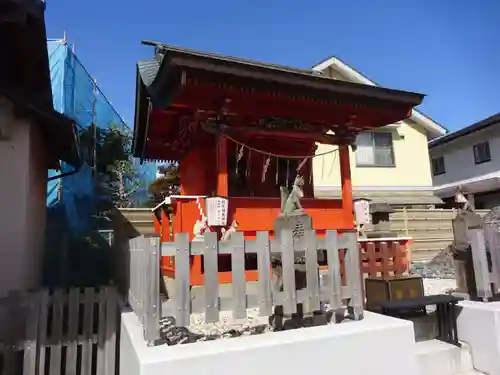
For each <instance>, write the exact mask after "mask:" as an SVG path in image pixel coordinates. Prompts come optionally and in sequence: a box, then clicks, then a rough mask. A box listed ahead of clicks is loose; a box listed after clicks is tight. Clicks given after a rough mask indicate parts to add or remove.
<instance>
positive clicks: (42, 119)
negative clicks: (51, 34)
mask: <svg viewBox="0 0 500 375" xmlns="http://www.w3.org/2000/svg"><path fill="white" fill-rule="evenodd" d="M0 13H1V17H0V42H1V43H2V49H3V50H4V51H7V52H6V55H5V56H2V58H1V59H0V82H1V83H0V95H1V96H3V97H5V98H6V99H7V100H8V101H10V102H11V103H12V104H13V109H14V114H15V115H16V116H18V117H28V118H29V119H30V120H32V121H33V122H34V123H36V125H38V126H40V127H41V129H42V132H43V134H44V138H45V142H46V143H48V147H47V149H48V150H49V152H50V153H51V156H52V157H53V158H52V159H53V160H51V165H50V167H53V166H55V165H56V164H57V161H58V160H63V161H65V162H67V163H68V164H70V165H73V166H75V167H77V166H79V165H80V156H79V152H78V142H77V138H76V133H75V124H74V122H73V121H72V120H71V119H69V118H67V117H66V116H64V115H61V114H60V113H58V112H56V111H55V110H54V107H53V101H52V88H51V82H50V68H49V61H48V52H47V36H46V30H45V17H44V13H45V3H44V2H43V1H41V0H25V1H14V0H7V1H6V3H5V4H2V9H1V10H0Z"/></svg>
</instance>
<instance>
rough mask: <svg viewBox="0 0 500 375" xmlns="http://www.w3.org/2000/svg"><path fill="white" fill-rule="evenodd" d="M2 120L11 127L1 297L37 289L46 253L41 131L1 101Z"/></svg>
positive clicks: (1, 143) (1, 225)
mask: <svg viewBox="0 0 500 375" xmlns="http://www.w3.org/2000/svg"><path fill="white" fill-rule="evenodd" d="M0 111H2V112H1V113H0V121H2V122H9V123H11V124H12V125H13V127H12V133H11V137H10V139H8V140H0V176H1V177H2V178H1V184H0V207H1V209H0V257H1V261H0V296H2V295H4V294H5V293H6V292H8V291H10V290H23V289H28V288H33V287H36V286H38V284H39V282H40V279H41V278H40V276H41V271H42V259H43V250H44V240H45V237H44V234H45V217H46V208H45V200H46V186H47V182H46V181H47V167H46V166H47V164H46V162H45V159H44V154H45V152H44V143H43V139H42V137H41V136H40V134H39V131H40V129H39V128H38V127H37V126H33V125H31V124H30V123H29V122H28V120H25V119H15V118H14V117H13V116H12V113H11V109H10V108H9V105H8V104H7V103H6V102H5V101H0Z"/></svg>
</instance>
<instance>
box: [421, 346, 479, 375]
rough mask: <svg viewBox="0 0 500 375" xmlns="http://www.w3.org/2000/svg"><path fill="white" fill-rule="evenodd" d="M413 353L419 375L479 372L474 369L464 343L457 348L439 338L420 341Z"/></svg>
mask: <svg viewBox="0 0 500 375" xmlns="http://www.w3.org/2000/svg"><path fill="white" fill-rule="evenodd" d="M415 354H416V359H417V366H418V368H419V372H418V374H419V375H472V374H481V373H480V372H476V371H475V370H474V367H473V365H472V356H471V351H470V348H469V346H468V345H466V344H462V347H461V348H459V347H456V346H454V345H451V344H448V343H445V342H442V341H439V340H428V341H420V342H417V343H416V344H415Z"/></svg>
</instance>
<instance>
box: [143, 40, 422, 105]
mask: <svg viewBox="0 0 500 375" xmlns="http://www.w3.org/2000/svg"><path fill="white" fill-rule="evenodd" d="M143 44H146V45H153V46H155V47H156V54H155V56H154V57H153V58H152V59H150V60H143V61H139V63H138V71H139V74H140V77H141V79H142V80H143V82H144V84H145V85H146V87H147V88H148V92H151V94H153V93H154V91H155V89H158V88H159V87H158V86H159V85H161V84H162V83H164V84H165V83H167V82H168V81H169V80H168V75H169V73H170V74H173V73H174V72H173V70H174V69H172V68H186V69H189V68H191V69H197V70H198V69H199V70H204V71H211V72H215V73H222V74H228V75H235V76H240V77H247V78H256V79H263V80H270V81H276V82H279V83H283V84H287V85H299V86H302V87H303V86H306V87H310V88H312V89H320V90H322V89H324V90H328V91H333V92H339V93H351V94H356V95H363V94H364V95H365V96H367V97H370V98H371V97H373V96H377V97H378V98H380V99H387V100H395V101H398V102H401V103H408V104H411V105H418V104H420V103H421V102H422V100H423V98H424V96H425V95H423V94H419V93H414V92H409V91H403V90H395V89H388V88H383V87H379V86H369V85H363V84H358V83H352V82H346V81H340V80H332V79H331V78H329V77H326V76H324V75H323V74H322V73H321V72H318V71H315V70H313V69H300V68H293V67H289V66H284V65H279V64H272V63H265V62H260V61H254V60H249V59H244V58H239V57H233V56H226V55H220V54H216V53H210V52H200V51H197V50H193V49H188V48H181V47H175V46H171V45H167V44H163V43H158V42H151V41H143ZM162 81H163V82H162ZM155 99H158V98H154V97H152V100H153V104H155Z"/></svg>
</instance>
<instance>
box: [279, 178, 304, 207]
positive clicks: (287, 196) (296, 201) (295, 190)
mask: <svg viewBox="0 0 500 375" xmlns="http://www.w3.org/2000/svg"><path fill="white" fill-rule="evenodd" d="M303 187H304V178H303V177H302V176H299V175H297V177H295V181H294V182H293V187H292V191H290V192H288V189H287V188H286V187H284V186H282V187H280V189H281V215H282V216H289V215H297V214H301V215H302V214H304V209H303V208H302V205H301V204H300V200H301V199H302V198H303V197H304V191H303V190H302V188H303Z"/></svg>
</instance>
